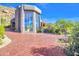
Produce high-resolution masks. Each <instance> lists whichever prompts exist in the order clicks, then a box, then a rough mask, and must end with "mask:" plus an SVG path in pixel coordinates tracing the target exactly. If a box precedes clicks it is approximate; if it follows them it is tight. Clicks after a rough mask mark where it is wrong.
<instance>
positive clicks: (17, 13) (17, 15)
mask: <svg viewBox="0 0 79 59" xmlns="http://www.w3.org/2000/svg"><path fill="white" fill-rule="evenodd" d="M18 17H19V10H18V7H17V9H16V10H15V28H16V30H15V31H18Z"/></svg>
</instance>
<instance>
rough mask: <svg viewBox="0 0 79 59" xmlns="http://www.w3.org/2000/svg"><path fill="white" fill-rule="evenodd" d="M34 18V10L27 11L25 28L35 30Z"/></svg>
mask: <svg viewBox="0 0 79 59" xmlns="http://www.w3.org/2000/svg"><path fill="white" fill-rule="evenodd" d="M32 19H33V12H31V11H25V30H26V31H32V30H33V24H32Z"/></svg>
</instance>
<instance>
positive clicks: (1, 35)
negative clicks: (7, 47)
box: [0, 25, 5, 39]
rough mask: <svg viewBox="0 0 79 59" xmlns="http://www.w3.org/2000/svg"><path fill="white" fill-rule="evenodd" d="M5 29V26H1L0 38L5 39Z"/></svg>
mask: <svg viewBox="0 0 79 59" xmlns="http://www.w3.org/2000/svg"><path fill="white" fill-rule="evenodd" d="M4 33H5V29H4V26H2V25H0V38H1V39H2V38H4Z"/></svg>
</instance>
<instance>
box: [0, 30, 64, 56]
mask: <svg viewBox="0 0 79 59" xmlns="http://www.w3.org/2000/svg"><path fill="white" fill-rule="evenodd" d="M6 35H7V36H8V37H9V38H10V39H11V40H12V42H11V43H10V44H9V45H7V46H5V47H3V48H0V55H3V56H4V55H6V56H7V55H8V56H32V55H33V56H46V55H47V56H53V55H54V56H55V55H56V56H64V55H65V54H64V50H63V49H61V48H59V43H57V42H55V40H56V39H59V38H63V36H62V35H53V34H44V33H18V32H10V31H7V32H6ZM35 49H36V50H35Z"/></svg>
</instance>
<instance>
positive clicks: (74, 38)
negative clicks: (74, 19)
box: [66, 25, 79, 56]
mask: <svg viewBox="0 0 79 59" xmlns="http://www.w3.org/2000/svg"><path fill="white" fill-rule="evenodd" d="M66 54H67V55H69V56H70V55H76V56H79V25H77V26H75V27H74V29H73V31H72V33H71V36H70V37H69V46H68V47H67V48H66Z"/></svg>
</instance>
